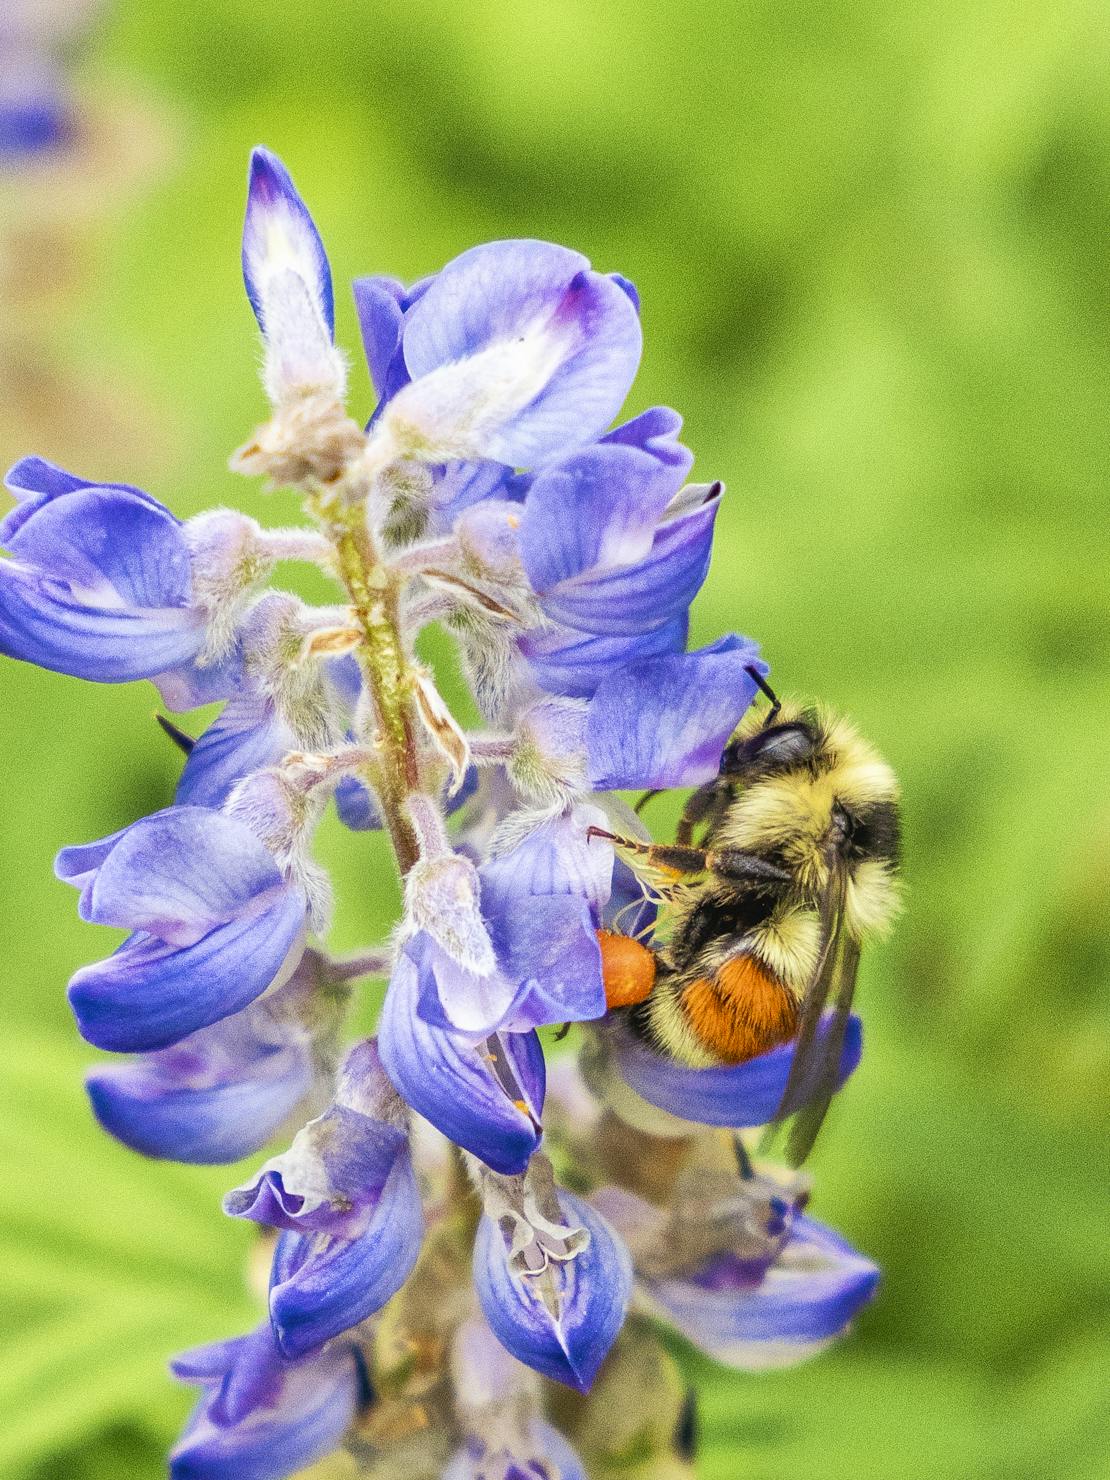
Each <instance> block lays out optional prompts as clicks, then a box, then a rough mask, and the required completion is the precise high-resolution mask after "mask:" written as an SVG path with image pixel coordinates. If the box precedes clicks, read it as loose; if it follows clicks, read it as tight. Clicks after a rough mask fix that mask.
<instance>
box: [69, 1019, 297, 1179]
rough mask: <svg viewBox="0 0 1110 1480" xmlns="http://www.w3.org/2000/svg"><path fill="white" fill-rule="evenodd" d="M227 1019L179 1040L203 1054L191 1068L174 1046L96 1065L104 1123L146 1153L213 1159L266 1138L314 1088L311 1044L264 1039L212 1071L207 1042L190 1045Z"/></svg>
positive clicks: (92, 1094)
mask: <svg viewBox="0 0 1110 1480" xmlns="http://www.w3.org/2000/svg"><path fill="white" fill-rule="evenodd" d="M221 1026H222V1025H220V1024H217V1025H216V1026H215V1027H213V1028H207V1029H202V1030H201V1032H200V1033H197V1034H194V1035H193V1036H192V1037H191V1038H187V1039H185V1040H184V1041H183V1042H182V1043H181V1044H179V1045H178V1050H181V1049H183V1050H185V1051H186V1052H188V1053H190V1055H191V1056H194V1057H197V1058H198V1059H199V1062H198V1063H197V1064H196V1065H195V1066H190V1067H191V1068H192V1070H193V1072H192V1073H186V1072H183V1071H182V1069H181V1068H180V1067H179V1066H177V1065H175V1063H174V1061H173V1059H172V1058H171V1057H168V1056H171V1055H173V1054H174V1053H175V1052H177V1050H174V1049H169V1050H162V1052H161V1053H153V1054H146V1055H143V1056H142V1057H141V1058H139V1059H138V1060H136V1061H135V1062H134V1063H131V1064H124V1065H115V1064H107V1065H104V1066H102V1067H99V1068H96V1069H94V1070H93V1071H92V1072H91V1073H90V1074H89V1075H88V1077H87V1079H86V1081H85V1087H86V1089H87V1090H88V1094H89V1099H90V1100H91V1102H92V1108H93V1112H94V1114H95V1115H96V1118H97V1120H98V1121H99V1122H100V1124H101V1125H102V1126H103V1128H104V1129H105V1130H106V1131H108V1133H109V1134H110V1135H113V1136H115V1137H116V1139H117V1140H119V1141H122V1142H123V1143H124V1145H125V1146H130V1147H131V1149H132V1150H133V1151H139V1152H142V1154H143V1155H144V1156H153V1157H159V1158H164V1159H167V1160H171V1161H183V1162H193V1163H198V1164H201V1165H206V1166H207V1165H215V1164H226V1163H228V1162H233V1161H240V1160H242V1158H243V1157H244V1156H250V1155H251V1154H252V1153H253V1152H255V1151H257V1150H259V1148H260V1147H262V1146H264V1145H265V1144H266V1142H267V1141H268V1140H270V1138H271V1137H272V1136H273V1135H275V1134H276V1133H277V1131H278V1130H280V1128H281V1126H282V1125H283V1124H284V1123H285V1121H286V1120H287V1119H288V1117H289V1116H290V1115H291V1114H292V1113H293V1111H294V1110H295V1109H296V1107H297V1106H298V1105H299V1104H301V1103H302V1102H303V1101H304V1099H305V1097H306V1096H307V1095H308V1094H309V1092H310V1091H311V1089H312V1084H313V1068H312V1061H311V1056H310V1054H309V1051H308V1048H307V1045H304V1044H287V1045H279V1044H260V1045H257V1046H256V1047H255V1049H254V1051H253V1052H251V1053H250V1054H249V1055H246V1054H245V1055H244V1057H243V1059H242V1061H241V1062H240V1063H239V1064H238V1065H237V1066H236V1069H235V1070H234V1071H233V1070H232V1069H231V1066H224V1068H223V1072H222V1074H213V1073H210V1072H205V1071H206V1069H207V1065H205V1063H204V1059H203V1046H202V1045H200V1044H197V1046H196V1049H195V1050H193V1049H191V1048H190V1045H191V1044H193V1043H194V1042H195V1040H198V1039H201V1038H202V1037H203V1035H204V1034H206V1033H214V1032H218V1031H219V1029H220V1027H221ZM206 1081H210V1082H206Z"/></svg>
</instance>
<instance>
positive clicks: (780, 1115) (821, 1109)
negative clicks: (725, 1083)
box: [771, 863, 859, 1166]
mask: <svg viewBox="0 0 1110 1480" xmlns="http://www.w3.org/2000/svg"><path fill="white" fill-rule="evenodd" d="M847 884H848V879H847V873H846V871H845V870H844V868H843V867H842V866H840V865H839V864H838V863H834V864H833V865H832V866H831V868H830V873H829V885H828V888H827V889H826V891H825V895H824V897H823V899H822V901H821V924H822V931H821V938H822V946H821V955H820V958H819V961H818V966H817V970H816V971H815V972H814V975H813V979H812V981H811V982H810V985H809V987H808V988H807V989H806V994H805V999H804V1001H803V1003H802V1013H801V1021H800V1023H799V1027H798V1034H797V1037H796V1039H795V1043H794V1057H793V1061H792V1063H791V1066H790V1075H789V1077H788V1079H787V1082H786V1088H785V1089H784V1090H783V1093H782V1099H781V1100H780V1102H779V1108H778V1110H777V1111H776V1113H775V1117H774V1120H773V1121H772V1123H771V1125H772V1132H773V1130H774V1129H775V1128H777V1127H778V1126H780V1125H781V1124H782V1123H783V1122H784V1121H785V1120H787V1119H788V1118H789V1119H790V1120H791V1126H790V1131H789V1134H788V1136H787V1142H786V1156H787V1160H788V1161H789V1162H790V1163H791V1165H793V1166H801V1164H802V1162H803V1161H805V1159H806V1157H807V1156H808V1155H809V1153H810V1151H811V1150H812V1148H813V1143H814V1141H815V1140H816V1139H817V1133H818V1131H819V1130H820V1129H821V1123H822V1121H823V1120H824V1119H825V1113H826V1111H827V1110H828V1108H829V1104H830V1102H831V1100H832V1097H833V1095H834V1094H835V1092H836V1087H837V1082H838V1080H839V1078H840V1060H841V1056H842V1054H843V1052H844V1035H845V1033H846V1031H847V1027H848V1019H849V1017H850V1016H851V1011H852V998H853V996H854V994H855V989H856V975H857V972H858V970H859V943H858V942H857V941H855V940H853V939H852V938H851V936H850V935H849V934H848V932H847V931H846V930H845V929H844V896H845V892H846V889H847ZM830 1002H831V1003H832V1013H831V1015H830V1019H829V1021H828V1022H827V1023H826V1024H825V1025H824V1028H823V1031H821V1032H820V1033H819V1032H818V1028H819V1027H820V1026H821V1020H822V1018H823V1017H824V1014H825V1010H826V1008H827V1006H828V1005H829V1003H830Z"/></svg>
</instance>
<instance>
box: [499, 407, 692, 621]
mask: <svg viewBox="0 0 1110 1480" xmlns="http://www.w3.org/2000/svg"><path fill="white" fill-rule="evenodd" d="M667 414H668V413H667V412H666V408H664V407H657V408H656V409H655V411H654V412H648V413H645V416H647V417H651V418H654V419H658V420H661V419H662V418H663V417H664V416H666V415H667ZM669 414H670V415H674V413H669ZM643 419H644V418H638V420H641V421H642V420H643ZM675 422H676V425H675V428H674V430H675V431H676V432H677V430H678V419H677V417H676V418H675ZM622 431H624V432H625V433H626V434H627V435H628V437H629V440H628V441H627V442H613V441H603V442H599V443H597V444H596V445H595V446H593V447H589V448H586V449H585V450H584V451H582V452H578V453H575V454H574V455H573V456H571V457H568V458H565V459H563V461H561V462H559V463H555V464H552V465H550V466H548V467H546V468H544V469H543V470H542V471H541V472H540V473H538V474H537V475H536V476H535V478H534V479H533V480H532V483H531V486H530V487H529V489H528V494H527V497H526V498H525V501H524V506H523V509H522V510H521V512H520V533H519V541H520V555H521V561H522V564H523V566H524V570H525V572H526V574H527V576H528V581H529V584H530V585H531V587H532V590H533V591H534V592H535V593H536V596H537V598H538V600H539V605H540V609H541V611H542V612H543V613H544V615H545V616H546V617H547V619H548V620H549V621H551V622H555V623H558V624H560V625H561V626H563V627H566V628H570V629H573V630H574V631H578V632H587V633H592V634H594V635H597V636H601V637H636V636H639V635H640V634H642V633H643V632H645V631H648V630H651V629H652V628H655V627H661V626H663V625H664V624H665V623H667V622H670V621H673V620H674V619H675V618H676V617H679V616H681V615H682V614H683V613H684V612H685V611H686V610H687V609H688V608H689V605H690V603H691V601H692V600H693V598H694V596H695V595H696V594H697V592H698V590H699V589H700V588H701V585H702V582H703V581H704V579H705V575H706V571H707V570H708V568H709V551H710V545H711V542H712V538H713V525H714V522H715V520H716V516H717V510H718V507H719V504H720V494H721V489H720V485H719V484H714V485H712V486H711V487H709V488H705V487H700V486H697V485H694V486H693V487H692V488H691V489H690V490H689V491H688V493H687V494H686V495H684V496H683V498H682V499H678V493H679V490H680V489H681V488H682V485H683V483H684V481H685V476H686V473H687V472H688V471H689V468H690V464H691V461H692V458H691V457H690V455H689V454H688V453H687V452H686V449H685V448H683V447H682V446H681V444H679V443H678V442H676V441H674V440H673V439H672V438H667V439H666V440H663V441H662V455H660V451H659V449H658V447H657V445H655V444H657V442H658V440H659V439H656V438H653V439H651V443H652V446H651V450H650V451H649V450H647V449H646V448H643V447H641V446H639V445H637V443H636V441H635V440H634V437H635V423H631V424H630V426H629V427H628V428H622Z"/></svg>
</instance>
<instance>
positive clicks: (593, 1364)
mask: <svg viewBox="0 0 1110 1480" xmlns="http://www.w3.org/2000/svg"><path fill="white" fill-rule="evenodd" d="M484 1203H485V1215H484V1216H483V1218H482V1221H481V1223H480V1224H479V1225H478V1233H477V1236H476V1239H475V1244H474V1283H475V1286H476V1287H477V1290H478V1299H479V1301H480V1302H481V1306H482V1310H483V1312H484V1313H485V1317H486V1320H487V1321H488V1322H489V1324H490V1326H491V1328H492V1329H493V1332H494V1334H495V1335H496V1337H497V1339H498V1340H499V1341H500V1342H501V1344H502V1345H503V1346H504V1347H505V1348H506V1350H507V1351H509V1352H511V1353H512V1355H513V1356H514V1357H516V1359H517V1361H519V1362H523V1363H524V1364H525V1366H527V1367H532V1368H533V1369H534V1370H535V1371H537V1372H539V1373H541V1374H542V1375H543V1376H544V1377H549V1378H551V1379H552V1380H553V1381H555V1382H564V1383H567V1384H568V1385H569V1386H570V1387H573V1388H577V1389H578V1391H579V1392H588V1391H589V1389H590V1387H591V1385H592V1384H593V1380H594V1378H595V1377H596V1375H597V1371H598V1368H599V1367H600V1366H601V1363H602V1362H603V1361H604V1360H605V1356H606V1354H607V1353H608V1351H609V1348H610V1347H611V1346H612V1344H613V1342H614V1341H615V1340H616V1337H617V1334H618V1332H619V1331H620V1328H621V1326H622V1325H623V1324H624V1318H625V1313H626V1311H627V1308H628V1301H629V1297H630V1294H631V1290H632V1266H631V1262H630V1260H629V1257H628V1252H627V1250H626V1249H625V1247H624V1244H623V1243H622V1242H621V1240H620V1238H619V1237H618V1236H617V1235H616V1234H615V1233H614V1232H613V1230H612V1229H611V1228H610V1227H609V1224H608V1223H607V1222H606V1221H605V1219H604V1218H602V1217H601V1216H600V1214H598V1213H597V1212H596V1211H595V1210H594V1209H593V1208H591V1207H590V1206H589V1205H588V1204H587V1203H585V1202H583V1201H582V1200H581V1199H579V1198H577V1197H574V1196H573V1195H572V1194H571V1193H569V1192H567V1191H565V1190H564V1189H562V1188H560V1189H558V1191H556V1189H555V1184H554V1181H553V1179H552V1176H551V1169H550V1164H549V1163H548V1162H547V1161H546V1158H544V1157H536V1158H533V1160H532V1163H531V1165H530V1167H529V1171H528V1173H527V1174H526V1176H525V1177H515V1178H504V1177H503V1178H495V1177H487V1178H486V1181H485V1183H484Z"/></svg>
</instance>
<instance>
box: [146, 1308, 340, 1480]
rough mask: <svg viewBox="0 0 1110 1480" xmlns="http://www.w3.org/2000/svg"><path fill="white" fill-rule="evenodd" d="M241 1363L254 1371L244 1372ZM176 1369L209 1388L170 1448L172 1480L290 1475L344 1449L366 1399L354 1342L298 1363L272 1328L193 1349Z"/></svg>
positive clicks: (281, 1478) (261, 1479)
mask: <svg viewBox="0 0 1110 1480" xmlns="http://www.w3.org/2000/svg"><path fill="white" fill-rule="evenodd" d="M267 1348H269V1349H272V1354H270V1351H269V1350H267ZM237 1364H243V1365H247V1364H249V1365H250V1367H251V1369H252V1370H250V1371H249V1372H248V1373H246V1374H245V1375H244V1376H243V1378H242V1379H239V1377H238V1374H237V1372H236V1370H235V1369H236V1365H237ZM173 1370H174V1372H175V1374H176V1375H177V1376H178V1377H180V1378H182V1379H183V1380H185V1381H191V1382H200V1383H201V1384H202V1385H203V1386H204V1387H205V1388H206V1389H207V1391H206V1392H205V1394H204V1396H202V1398H201V1400H200V1402H199V1403H198V1405H197V1407H196V1409H195V1410H194V1412H193V1415H192V1417H191V1418H190V1420H189V1423H188V1425H187V1426H186V1429H185V1432H184V1433H183V1434H182V1436H181V1439H180V1440H179V1441H178V1443H177V1446H176V1447H175V1449H174V1450H173V1452H172V1454H171V1455H170V1480H285V1477H286V1476H289V1475H292V1474H294V1473H295V1472H297V1471H299V1470H301V1469H303V1468H305V1467H306V1466H308V1465H310V1464H313V1463H314V1462H315V1461H316V1460H318V1459H322V1458H324V1456H325V1455H328V1454H330V1453H331V1452H332V1451H333V1450H334V1449H336V1448H338V1446H339V1445H340V1443H341V1442H342V1439H343V1436H344V1434H345V1433H346V1431H347V1429H348V1428H349V1427H350V1425H351V1424H352V1422H353V1421H354V1419H355V1416H356V1414H357V1412H358V1410H359V1407H360V1405H361V1404H362V1403H363V1402H364V1401H365V1399H366V1382H365V1376H364V1373H363V1371H362V1368H361V1365H360V1363H359V1361H358V1358H357V1357H356V1355H355V1353H354V1351H353V1349H352V1348H350V1347H346V1348H339V1349H335V1350H330V1351H328V1352H323V1353H320V1354H319V1355H317V1356H314V1357H311V1358H306V1359H304V1360H302V1361H299V1362H290V1361H287V1360H285V1359H284V1358H282V1357H281V1354H280V1353H279V1352H278V1351H277V1348H276V1346H275V1345H274V1342H273V1337H272V1335H271V1333H270V1330H269V1328H268V1327H266V1328H264V1330H263V1331H260V1332H256V1333H255V1334H254V1335H252V1336H249V1337H243V1338H241V1339H240V1340H238V1341H230V1342H219V1343H217V1344H215V1345H214V1346H212V1347H207V1348H201V1349H200V1350H199V1351H196V1352H189V1353H186V1354H185V1356H184V1357H182V1358H179V1359H178V1360H177V1361H176V1362H174V1363H173ZM237 1382H238V1385H239V1387H240V1388H241V1389H243V1390H242V1391H241V1392H240V1393H239V1394H236V1392H235V1388H236V1386H237Z"/></svg>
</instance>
